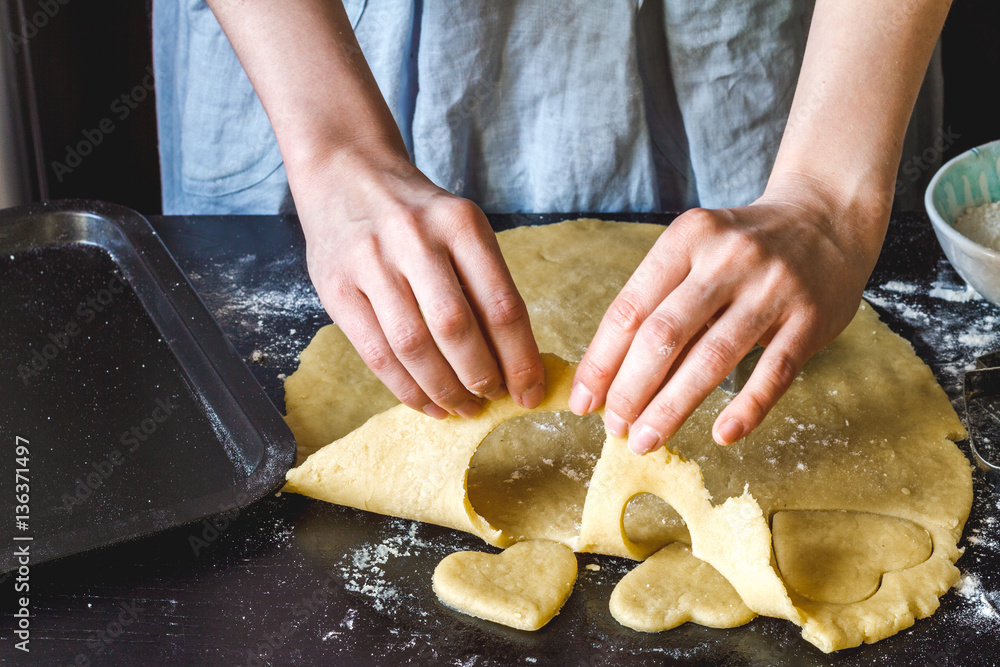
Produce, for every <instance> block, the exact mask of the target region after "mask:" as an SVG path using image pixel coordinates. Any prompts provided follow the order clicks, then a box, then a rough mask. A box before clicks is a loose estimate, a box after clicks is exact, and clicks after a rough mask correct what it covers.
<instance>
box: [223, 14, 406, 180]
mask: <svg viewBox="0 0 1000 667" xmlns="http://www.w3.org/2000/svg"><path fill="white" fill-rule="evenodd" d="M208 4H209V5H210V7H211V8H212V11H213V12H214V13H215V15H216V17H217V18H218V20H219V23H220V24H221V25H222V28H223V30H224V31H225V33H226V36H227V37H228V38H229V41H230V43H231V44H232V45H233V48H234V49H235V51H236V54H237V56H238V57H239V59H240V62H241V63H242V65H243V68H244V69H245V70H246V72H247V75H248V76H249V77H250V81H251V82H252V83H253V86H254V89H255V90H256V91H257V95H258V97H259V98H260V100H261V103H262V104H263V105H264V109H265V111H266V112H267V115H268V118H269V119H270V121H271V125H272V127H273V128H274V132H275V135H276V136H277V138H278V145H279V147H280V148H281V153H282V155H283V156H284V158H285V164H286V168H287V169H288V170H289V175H290V180H292V181H294V180H296V176H298V175H300V173H302V172H308V171H309V170H310V169H311V167H312V166H313V165H317V164H324V163H328V162H330V161H336V160H337V159H338V158H339V157H340V156H349V155H350V154H351V153H352V152H353V151H354V149H357V151H363V152H365V153H366V154H368V155H373V154H374V155H373V157H374V156H376V155H379V156H384V157H385V159H400V160H405V159H406V155H407V153H406V148H405V146H404V144H403V141H402V138H401V137H400V134H399V130H398V128H397V126H396V123H395V121H394V119H393V117H392V114H391V112H390V111H389V108H388V106H387V105H386V103H385V101H384V100H383V98H382V95H381V93H380V91H379V89H378V85H377V84H376V82H375V78H374V77H373V76H372V73H371V70H370V69H369V68H368V64H367V63H366V62H365V59H364V56H363V55H362V53H361V49H360V47H359V46H358V42H357V39H356V38H355V36H354V31H353V30H352V29H351V25H350V22H349V20H348V18H347V13H346V12H345V11H344V7H343V5H342V4H341V3H340V2H330V1H328V0H256V1H255V2H239V1H237V0H209V3H208ZM362 147H363V148H362ZM302 175H303V176H305V175H306V174H302ZM293 189H294V183H293Z"/></svg>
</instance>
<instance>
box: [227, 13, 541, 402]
mask: <svg viewBox="0 0 1000 667" xmlns="http://www.w3.org/2000/svg"><path fill="white" fill-rule="evenodd" d="M209 4H210V6H211V7H212V10H213V11H214V12H215V15H216V16H217V17H218V19H219V22H220V23H221V25H222V27H223V29H224V30H225V31H226V35H227V36H228V37H229V41H230V42H231V43H232V45H233V48H234V49H235V50H236V54H237V55H238V56H239V58H240V62H241V63H242V64H243V68H244V69H245V70H246V72H247V75H248V76H249V77H250V81H251V82H252V83H253V86H254V90H256V92H257V95H258V97H259V98H260V101H261V103H262V104H263V105H264V109H265V111H267V115H268V118H269V120H270V121H271V125H272V127H273V128H274V132H275V135H276V136H277V138H278V146H279V147H280V148H281V154H282V157H283V158H284V161H285V168H286V171H287V173H288V183H289V185H290V186H291V189H292V196H293V197H294V199H295V205H296V208H297V209H298V212H299V218H300V219H301V221H302V229H303V231H304V232H305V236H306V255H307V259H308V264H309V275H310V276H311V278H312V281H313V284H314V285H315V287H316V291H317V292H318V293H319V298H320V301H322V302H323V306H324V307H325V308H326V310H327V312H328V313H329V314H330V316H331V317H332V318H333V320H334V322H336V323H337V324H338V325H340V327H341V329H343V330H344V333H345V334H347V337H348V338H349V339H350V341H351V343H353V344H354V346H355V347H356V348H357V350H358V351H359V352H360V354H361V356H362V358H364V360H365V362H366V363H367V364H368V367H369V368H371V369H372V371H373V372H374V373H375V375H376V376H378V378H379V379H380V380H382V381H383V382H384V383H385V384H386V386H388V387H389V389H390V390H392V392H393V393H394V394H395V395H396V396H397V397H398V398H399V400H400V401H402V402H403V403H405V404H406V405H409V406H410V407H412V408H415V409H417V410H423V411H424V412H426V413H427V414H429V415H431V416H433V417H444V416H446V415H447V414H449V413H451V414H459V415H463V416H466V417H469V416H472V415H474V414H476V413H477V412H478V411H479V397H485V398H498V397H499V396H502V395H503V393H504V391H505V389H506V390H507V391H509V392H510V394H511V396H513V398H514V400H515V401H517V402H518V403H520V404H521V405H524V406H526V407H535V406H536V405H538V404H539V403H540V402H541V401H542V398H543V397H544V395H545V387H544V381H545V374H544V370H543V368H542V361H541V358H540V357H539V355H538V348H537V346H536V345H535V339H534V337H533V336H532V333H531V326H530V324H529V322H528V312H527V309H526V308H525V306H524V302H523V301H522V300H521V297H520V295H519V294H518V293H517V289H516V288H515V287H514V282H513V280H511V277H510V273H509V272H508V270H507V266H506V264H504V261H503V257H502V256H501V255H500V248H499V246H498V245H497V241H496V236H495V235H494V234H493V230H492V229H491V228H490V225H489V222H487V220H486V217H485V216H484V215H483V213H482V211H480V210H479V208H478V207H476V205H475V204H473V203H472V202H470V201H468V200H466V199H461V198H459V197H456V196H454V195H451V194H449V193H448V192H446V191H444V190H442V189H441V188H439V187H437V186H435V185H434V184H433V183H432V182H431V181H430V180H429V179H428V178H427V177H426V176H424V175H423V174H422V173H421V172H420V171H419V170H418V169H417V168H416V167H414V166H413V164H412V163H411V162H410V160H409V156H408V154H407V151H406V147H405V145H404V143H403V139H402V137H401V135H400V133H399V129H398V128H397V126H396V123H395V120H394V119H393V117H392V113H391V112H390V111H389V108H388V106H387V105H386V103H385V100H384V99H383V97H382V93H381V92H380V90H379V88H378V85H377V83H376V81H375V78H374V77H373V76H372V73H371V71H370V69H369V68H368V63H367V62H365V59H364V54H363V53H362V52H361V48H360V47H359V46H358V42H357V40H356V39H355V37H354V32H353V29H352V27H351V24H350V21H349V20H348V17H347V13H346V12H345V11H344V6H343V4H342V3H340V2H329V1H327V0H259V1H258V2H252V3H245V2H240V1H239V0H209Z"/></svg>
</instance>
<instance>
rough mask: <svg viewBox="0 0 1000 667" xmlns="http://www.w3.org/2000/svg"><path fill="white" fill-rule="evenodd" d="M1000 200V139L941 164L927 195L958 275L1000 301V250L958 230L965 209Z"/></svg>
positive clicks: (936, 227) (929, 211) (940, 238)
mask: <svg viewBox="0 0 1000 667" xmlns="http://www.w3.org/2000/svg"><path fill="white" fill-rule="evenodd" d="M995 201H1000V141H993V142H990V143H988V144H983V145H982V146H977V147H976V148H973V149H972V150H968V151H966V152H964V153H962V154H961V155H959V156H957V157H955V158H952V159H951V160H949V161H948V162H947V163H946V164H945V165H944V166H943V167H941V168H940V169H939V170H938V172H937V173H936V174H934V178H932V179H931V182H930V185H928V186H927V192H926V193H925V194H924V206H925V207H926V208H927V215H928V216H930V219H931V224H932V225H933V226H934V233H935V234H937V238H938V242H939V243H940V244H941V248H942V249H943V250H944V254H945V255H946V256H947V257H948V261H950V262H951V265H952V266H954V267H955V270H956V271H958V274H959V275H960V276H962V278H964V279H965V282H967V283H968V284H969V285H971V286H972V287H973V288H974V289H975V290H976V291H977V292H979V293H980V294H982V295H983V296H984V297H986V298H987V299H989V300H990V301H992V302H993V303H996V304H1000V252H997V251H996V250H992V249H990V248H987V247H985V246H981V245H979V244H978V243H976V242H975V241H973V240H972V239H970V238H968V237H966V236H963V235H962V234H960V233H958V232H957V231H955V228H954V226H953V225H954V224H955V218H957V217H958V216H959V215H961V213H962V212H963V211H965V210H966V209H967V208H969V207H972V206H981V205H982V204H988V203H990V202H995Z"/></svg>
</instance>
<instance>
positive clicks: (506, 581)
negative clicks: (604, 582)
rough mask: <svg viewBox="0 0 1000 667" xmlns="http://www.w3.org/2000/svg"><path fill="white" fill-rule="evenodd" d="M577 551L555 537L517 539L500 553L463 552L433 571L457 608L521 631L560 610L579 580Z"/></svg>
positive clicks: (442, 595)
mask: <svg viewBox="0 0 1000 667" xmlns="http://www.w3.org/2000/svg"><path fill="white" fill-rule="evenodd" d="M576 572H577V564H576V556H574V555H573V552H572V551H570V550H569V549H567V548H566V547H564V546H563V545H561V544H558V543H556V542H550V541H548V540H528V541H526V542H518V543H517V544H515V545H513V546H512V547H510V548H509V549H507V550H506V551H504V552H502V553H499V554H487V553H481V552H478V551H459V552H457V553H453V554H451V555H450V556H447V557H446V558H445V559H444V560H442V561H441V562H440V563H438V566H437V568H435V570H434V592H435V593H436V594H437V596H438V598H439V599H440V600H441V602H443V603H444V604H446V605H448V606H449V607H452V608H454V609H457V610H458V611H460V612H462V613H465V614H469V615H470V616H476V617H477V618H482V619H485V620H487V621H493V622H495V623H501V624H503V625H506V626H509V627H512V628H517V629H519V630H537V629H538V628H540V627H542V626H543V625H545V624H546V623H548V622H549V621H550V620H552V617H554V616H555V615H556V614H558V613H559V610H560V609H562V606H563V603H564V602H566V599H567V598H569V594H570V593H571V592H573V584H574V583H576Z"/></svg>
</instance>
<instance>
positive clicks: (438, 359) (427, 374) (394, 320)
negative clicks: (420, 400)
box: [368, 276, 481, 417]
mask: <svg viewBox="0 0 1000 667" xmlns="http://www.w3.org/2000/svg"><path fill="white" fill-rule="evenodd" d="M369 288H370V289H371V290H372V291H371V292H369V293H368V294H369V296H368V298H369V301H371V303H372V306H373V309H374V312H375V317H376V318H377V320H378V325H379V327H380V328H381V329H382V331H383V332H384V333H385V337H386V340H387V341H388V342H389V347H390V348H391V349H392V352H393V354H395V356H396V358H397V359H398V360H399V362H400V363H401V364H403V367H404V368H405V369H406V372H407V373H409V374H410V375H411V376H412V377H413V379H414V380H416V382H417V384H419V385H420V388H421V389H422V390H423V391H424V393H425V394H427V396H428V397H429V398H430V399H431V400H432V401H433V402H434V403H435V404H437V405H439V406H441V407H442V408H444V409H445V410H447V411H448V412H450V413H452V414H459V415H461V416H463V417H474V416H475V415H477V414H478V413H479V409H480V407H481V406H480V404H479V401H478V400H477V399H476V397H474V396H473V395H472V394H471V393H470V392H469V390H467V389H466V388H465V387H464V386H463V385H462V383H461V382H460V381H459V379H458V376H457V375H456V374H455V371H454V370H453V369H452V367H451V365H450V364H449V363H448V361H447V360H446V359H445V358H444V356H443V355H442V354H441V351H440V350H438V348H437V345H435V342H434V338H433V336H432V335H431V332H430V330H429V329H428V327H427V324H426V323H425V322H424V320H423V317H422V316H421V313H420V308H419V307H418V306H417V301H416V298H415V297H414V296H413V292H412V291H411V289H410V286H409V284H408V283H407V282H406V281H405V280H403V279H402V277H401V276H400V277H388V276H373V277H372V279H371V283H370V285H369ZM372 294H377V295H378V298H375V297H374V296H372Z"/></svg>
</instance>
